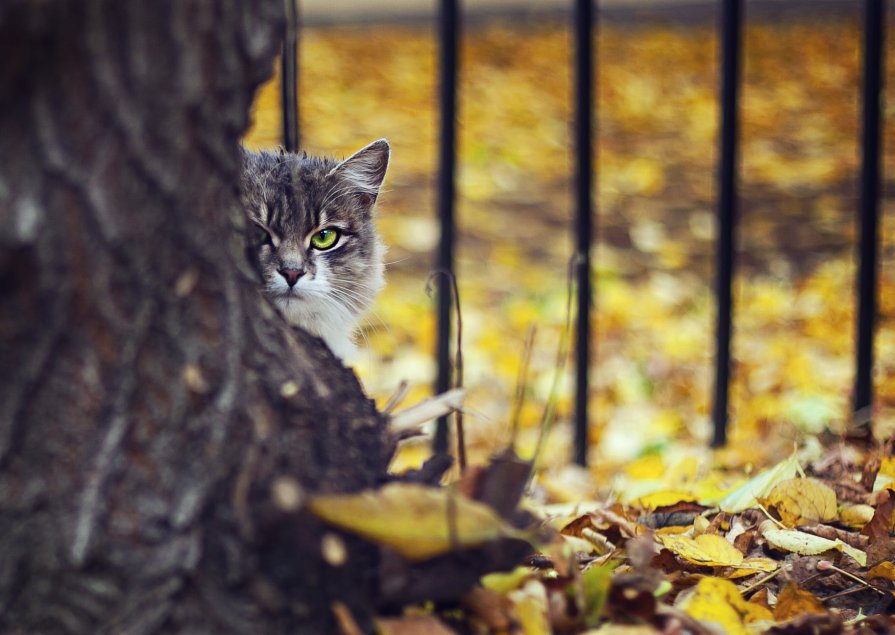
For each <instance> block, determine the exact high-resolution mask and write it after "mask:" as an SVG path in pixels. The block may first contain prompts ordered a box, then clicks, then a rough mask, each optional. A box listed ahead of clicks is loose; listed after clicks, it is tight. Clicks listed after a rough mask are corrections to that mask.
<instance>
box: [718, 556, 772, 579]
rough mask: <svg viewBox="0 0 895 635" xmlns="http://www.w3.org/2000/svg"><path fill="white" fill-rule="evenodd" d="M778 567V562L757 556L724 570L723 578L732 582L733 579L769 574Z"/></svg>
mask: <svg viewBox="0 0 895 635" xmlns="http://www.w3.org/2000/svg"><path fill="white" fill-rule="evenodd" d="M779 566H780V562H779V561H777V560H774V559H773V558H764V557H762V556H757V557H754V558H746V559H745V560H743V561H742V562H741V563H740V564H738V565H736V566H735V567H733V568H731V569H729V570H725V572H724V575H723V577H724V578H726V579H728V580H732V579H735V578H745V577H747V576H750V575H755V574H756V573H770V572H771V571H776V570H777V568H778V567H779Z"/></svg>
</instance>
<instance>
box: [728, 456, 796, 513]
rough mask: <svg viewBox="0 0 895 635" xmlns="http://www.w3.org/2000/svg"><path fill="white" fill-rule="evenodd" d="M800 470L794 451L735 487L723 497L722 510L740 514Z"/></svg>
mask: <svg viewBox="0 0 895 635" xmlns="http://www.w3.org/2000/svg"><path fill="white" fill-rule="evenodd" d="M798 471H799V461H798V459H797V458H796V455H795V453H793V454H792V455H791V456H790V457H789V458H788V459H786V460H785V461H781V462H780V463H778V464H777V465H775V466H774V467H772V468H770V469H767V470H763V471H761V472H759V473H758V474H757V475H755V476H753V477H752V478H750V479H749V480H748V481H746V482H745V483H742V484H741V485H739V486H738V487H736V488H734V489H733V490H731V491H730V492H728V493H727V495H726V496H725V497H724V498H722V499H721V501H720V503H719V507H720V508H721V511H725V512H728V513H731V514H738V513H740V512H743V511H745V510H747V509H749V508H750V507H753V506H754V505H755V503H756V501H757V499H759V498H764V497H765V496H767V494H768V492H770V491H771V489H773V487H774V486H775V485H776V484H777V483H779V482H781V481H785V480H786V479H790V478H793V477H794V476H795V475H796V473H797V472H798Z"/></svg>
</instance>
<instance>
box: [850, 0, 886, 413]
mask: <svg viewBox="0 0 895 635" xmlns="http://www.w3.org/2000/svg"><path fill="white" fill-rule="evenodd" d="M884 17H885V4H884V2H883V0H865V9H864V52H863V57H864V59H863V63H864V71H863V74H864V80H863V90H862V97H861V101H862V132H861V190H860V195H859V196H860V203H859V207H860V239H859V242H858V261H859V265H858V279H857V288H858V296H857V303H858V310H857V342H856V345H855V353H856V360H855V390H854V404H853V407H854V413H855V414H854V419H855V422H856V423H861V422H867V421H869V419H870V412H871V406H872V404H873V335H874V328H875V325H876V305H877V298H876V296H877V284H878V282H877V268H878V262H877V260H878V255H877V252H878V244H879V238H878V235H877V234H878V228H879V193H880V110H881V109H880V101H881V98H882V83H883V64H882V56H883V24H884Z"/></svg>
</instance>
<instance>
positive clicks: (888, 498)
mask: <svg viewBox="0 0 895 635" xmlns="http://www.w3.org/2000/svg"><path fill="white" fill-rule="evenodd" d="M893 520H895V500H893V499H892V493H891V492H890V491H889V490H884V491H882V492H880V496H879V499H878V500H877V503H876V511H874V512H873V518H871V519H870V522H869V523H867V524H866V525H864V529H862V530H861V533H862V534H864V535H865V536H868V537H869V538H870V539H871V540H888V539H889V533H890V532H891V531H892V522H893Z"/></svg>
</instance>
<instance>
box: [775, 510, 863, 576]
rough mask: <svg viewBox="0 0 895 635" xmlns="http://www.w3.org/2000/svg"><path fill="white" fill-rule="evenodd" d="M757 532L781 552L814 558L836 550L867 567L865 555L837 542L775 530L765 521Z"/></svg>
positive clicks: (804, 534) (796, 531) (793, 531)
mask: <svg viewBox="0 0 895 635" xmlns="http://www.w3.org/2000/svg"><path fill="white" fill-rule="evenodd" d="M759 532H760V533H761V535H762V536H764V538H765V540H767V541H768V542H769V543H770V544H771V545H772V546H774V547H776V548H777V549H781V550H783V551H789V552H792V553H798V554H801V555H803V556H814V555H817V554H821V553H823V552H825V551H829V550H830V549H836V550H838V551H841V552H842V553H844V554H846V555H848V556H851V557H852V558H854V560H855V561H856V562H857V563H858V564H859V565H861V566H862V567H863V566H866V565H867V554H866V553H864V552H863V551H861V550H860V549H855V548H854V547H852V546H851V545H849V544H846V543H844V542H842V541H841V540H839V539H838V538H837V539H836V540H830V539H829V538H821V537H820V536H815V535H813V534H806V533H805V532H802V531H798V530H795V529H777V528H776V526H775V525H774V523H772V522H771V521H769V520H766V521H765V522H763V523H762V524H761V525H760V526H759Z"/></svg>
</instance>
